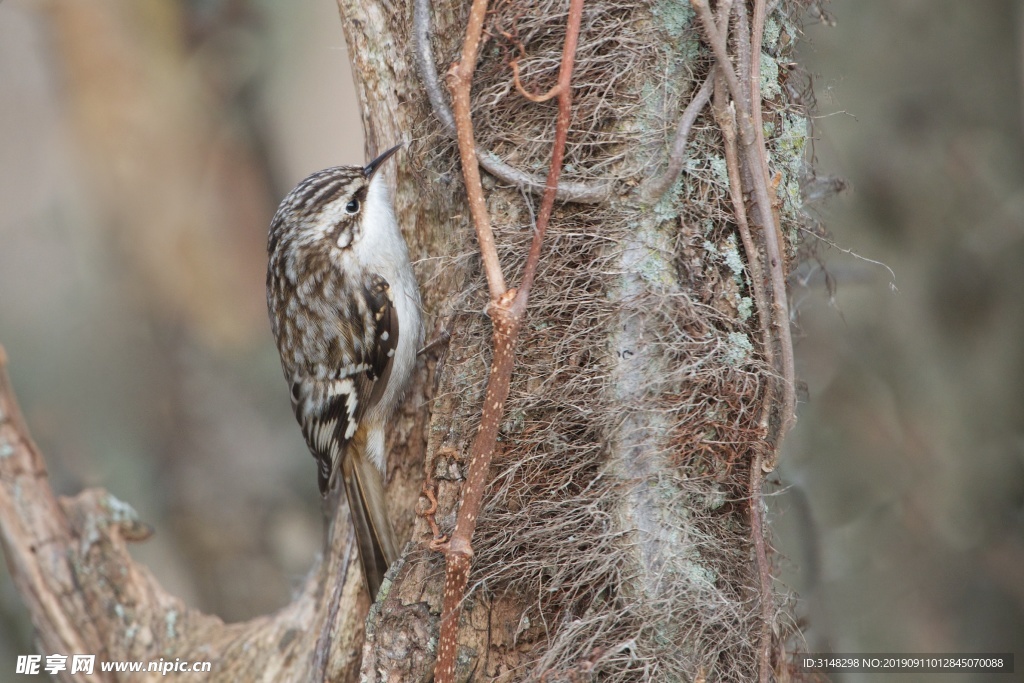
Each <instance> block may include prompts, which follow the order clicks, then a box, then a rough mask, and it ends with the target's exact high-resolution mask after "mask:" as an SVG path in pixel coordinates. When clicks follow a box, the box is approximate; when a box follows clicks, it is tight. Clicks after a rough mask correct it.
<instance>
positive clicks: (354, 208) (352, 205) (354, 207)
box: [345, 199, 359, 215]
mask: <svg viewBox="0 0 1024 683" xmlns="http://www.w3.org/2000/svg"><path fill="white" fill-rule="evenodd" d="M345 213H347V214H349V215H351V214H354V213H359V200H358V199H353V200H352V201H350V202H349V203H348V204H346V205H345Z"/></svg>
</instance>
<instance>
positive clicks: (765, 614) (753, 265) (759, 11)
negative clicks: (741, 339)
mask: <svg viewBox="0 0 1024 683" xmlns="http://www.w3.org/2000/svg"><path fill="white" fill-rule="evenodd" d="M691 1H692V4H693V6H694V8H695V9H696V11H697V14H698V16H699V18H700V21H701V24H702V27H703V29H704V34H705V36H706V38H707V40H708V42H709V43H710V44H711V49H712V50H713V51H714V53H715V58H716V70H717V72H718V73H719V74H721V76H720V78H719V82H718V86H719V87H718V89H717V92H716V93H715V115H716V117H717V119H718V122H719V125H720V126H721V129H722V137H723V140H724V142H725V150H726V166H727V168H728V172H729V191H730V195H731V197H732V202H733V210H734V213H735V216H736V223H737V227H738V229H739V232H740V237H741V239H742V240H743V247H744V250H745V252H746V254H747V263H748V269H749V271H750V275H751V285H752V288H753V290H754V298H755V300H756V301H757V308H758V317H759V320H760V324H761V336H762V345H763V347H764V353H765V358H766V360H767V361H768V362H769V363H770V364H771V365H772V366H773V367H775V354H774V344H775V340H773V339H772V335H771V332H770V327H774V329H775V334H776V337H777V340H778V343H779V347H780V350H781V356H782V359H781V366H782V367H781V372H780V374H781V376H782V408H781V414H780V419H779V423H780V424H779V431H778V433H777V436H776V438H775V439H774V440H773V441H774V443H773V444H772V450H770V451H769V455H768V459H767V460H765V458H764V453H763V452H761V451H757V452H756V453H755V456H754V458H753V461H752V462H751V464H750V480H749V488H748V496H749V506H750V534H751V541H752V544H753V546H754V554H755V564H756V566H757V576H758V589H757V590H758V601H759V604H760V608H761V625H760V633H759V634H758V648H757V649H758V659H759V663H758V671H759V679H760V681H761V682H762V683H768V681H769V680H770V679H771V675H772V674H771V672H772V667H771V644H772V623H773V619H774V615H773V602H774V601H773V597H772V596H773V593H772V579H771V567H770V566H769V564H768V549H767V543H766V540H765V534H764V527H763V520H762V515H761V496H762V484H763V478H764V472H765V471H770V470H771V469H773V468H774V466H775V459H776V453H777V449H778V448H779V447H780V445H781V440H782V437H783V436H784V435H785V434H786V432H787V431H788V430H789V427H790V425H791V424H792V421H793V414H794V410H795V402H796V394H795V367H794V361H793V345H792V339H791V336H790V329H789V306H788V302H787V298H786V283H785V262H784V254H783V250H782V245H781V242H782V240H781V234H780V231H779V227H778V221H777V220H776V217H775V213H774V206H773V204H772V202H771V199H770V198H769V195H768V186H769V180H768V179H769V177H770V176H769V170H768V159H767V152H766V149H765V145H764V134H763V130H762V127H763V126H762V119H761V90H760V74H761V42H762V33H763V31H764V20H765V3H764V0H754V2H753V7H754V16H753V25H752V26H751V25H750V22H749V21H748V18H747V13H746V7H745V6H744V5H739V6H737V8H736V22H735V28H736V33H735V40H734V44H735V46H736V53H737V59H736V61H737V69H738V75H737V71H736V70H734V68H733V66H732V62H731V61H730V59H729V55H728V34H729V32H728V22H725V21H723V19H724V17H723V16H722V15H721V14H720V15H719V17H718V21H717V23H716V21H715V18H714V17H713V16H712V14H711V10H710V8H709V7H708V3H707V0H691ZM744 4H745V3H744ZM727 11H728V9H727V8H725V9H723V10H722V12H727ZM725 85H728V88H729V91H730V93H731V95H732V100H733V101H732V104H731V105H730V106H726V104H725V93H724V86H725ZM737 111H738V114H739V120H738V121H737V120H736V118H737V117H736V113H737ZM737 124H738V125H739V131H740V138H741V141H742V146H743V158H744V161H745V163H746V168H747V172H748V173H749V177H750V182H751V184H752V186H753V187H752V189H753V195H754V204H755V207H756V210H757V214H758V218H759V219H760V224H761V228H762V234H763V235H764V241H765V252H766V254H767V257H768V269H769V272H770V273H771V286H772V302H771V303H769V301H768V300H767V296H766V295H765V292H764V285H763V281H762V278H761V272H760V271H761V266H760V259H761V255H760V252H759V250H758V249H757V247H756V245H755V244H754V242H753V239H752V236H751V234H750V227H749V225H748V222H747V215H746V207H745V206H744V203H743V197H742V186H741V182H742V179H741V173H740V168H739V166H740V164H739V160H738V158H737V148H736V126H737ZM769 321H771V322H769ZM773 394H774V392H773V391H772V390H771V389H770V388H769V389H768V390H766V392H765V395H764V397H763V401H764V403H763V406H764V409H763V410H762V412H761V417H760V419H759V429H762V430H764V433H765V435H767V434H766V432H767V426H768V421H769V419H768V418H769V412H770V406H771V404H772V402H773V401H772V395H773Z"/></svg>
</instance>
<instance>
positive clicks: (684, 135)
mask: <svg viewBox="0 0 1024 683" xmlns="http://www.w3.org/2000/svg"><path fill="white" fill-rule="evenodd" d="M713 73H714V71H713V70H712V72H711V73H709V74H708V77H707V78H705V79H704V82H703V83H702V84H701V86H700V87H699V88H698V89H697V92H695V93H694V94H693V97H692V98H691V99H690V103H689V104H688V105H686V109H684V110H683V115H682V116H681V117H680V118H679V125H678V126H677V127H676V137H675V140H674V141H673V142H672V152H671V153H670V154H669V157H668V168H666V169H665V172H664V173H662V174H661V175H660V176H658V177H657V178H652V179H651V180H648V181H647V182H645V183H644V184H643V185H642V186H641V190H640V193H641V194H640V196H641V197H643V199H644V201H645V202H647V203H649V204H653V203H654V202H656V201H658V200H659V199H661V197H662V195H664V194H665V193H666V192H668V189H669V188H670V187H672V184H673V183H674V182H675V181H676V178H678V177H679V173H680V172H682V170H683V163H684V161H685V155H686V143H687V141H688V140H689V139H690V129H691V128H692V127H693V124H694V122H696V120H697V117H698V116H700V113H701V112H702V111H703V110H704V107H705V106H707V103H708V100H709V99H710V98H711V90H712V84H713V78H712V74H713Z"/></svg>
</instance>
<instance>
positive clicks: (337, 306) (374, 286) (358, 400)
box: [267, 149, 422, 593]
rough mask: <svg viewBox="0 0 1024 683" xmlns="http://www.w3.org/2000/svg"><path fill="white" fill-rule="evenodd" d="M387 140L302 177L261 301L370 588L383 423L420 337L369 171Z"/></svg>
mask: <svg viewBox="0 0 1024 683" xmlns="http://www.w3.org/2000/svg"><path fill="white" fill-rule="evenodd" d="M394 151H395V150H394V149H392V150H389V151H388V152H385V153H384V154H382V155H381V156H380V157H378V158H377V159H376V160H374V161H373V162H371V163H370V164H369V165H367V166H366V167H365V168H360V167H357V166H338V167H335V168H329V169H326V170H323V171H319V172H317V173H314V174H313V175H311V176H309V177H308V178H306V179H305V180H303V181H302V182H301V183H299V184H298V186H296V188H295V189H294V190H292V191H291V192H290V193H289V194H288V196H287V197H285V199H284V200H283V201H282V202H281V206H280V207H279V208H278V211H277V214H276V215H275V216H274V219H273V221H272V222H271V226H270V235H269V240H268V252H269V266H268V269H267V306H268V309H269V312H270V323H271V328H272V330H273V333H274V338H275V339H276V341H277V347H278V351H279V352H280V354H281V365H282V368H283V369H284V374H285V378H286V380H287V381H288V384H289V387H290V389H291V399H292V408H293V410H294V411H295V417H296V419H298V421H299V425H300V426H301V428H302V435H303V436H304V437H305V439H306V444H307V445H308V446H309V449H310V451H311V452H312V453H313V456H314V457H315V458H316V459H317V465H318V467H317V480H318V483H319V486H320V491H321V493H322V494H324V495H326V494H327V493H328V492H329V490H330V488H331V485H332V483H333V481H334V479H335V477H336V476H337V473H338V472H339V471H341V472H342V474H343V477H344V478H345V488H346V492H347V494H348V497H349V507H350V508H351V510H352V516H353V523H354V526H355V527H356V532H357V540H358V541H359V548H360V556H361V558H362V561H363V569H364V573H365V574H366V578H367V582H368V584H369V587H370V589H371V591H372V592H374V593H375V592H376V589H377V587H378V586H379V583H380V579H381V578H382V577H383V572H384V570H386V568H387V565H388V564H389V563H390V562H391V561H393V560H394V559H395V556H396V555H397V542H396V540H395V539H394V533H393V532H392V531H391V526H390V522H389V521H388V519H387V511H386V508H385V507H384V500H383V495H384V488H383V475H384V473H385V467H386V458H385V453H384V441H385V427H386V423H387V419H388V417H389V416H390V415H391V413H392V412H393V410H394V408H395V407H396V405H397V404H398V402H399V401H400V400H401V397H402V395H403V393H404V391H405V387H406V385H407V384H408V381H409V379H410V377H411V374H412V370H413V366H414V365H415V360H416V349H417V348H418V346H419V344H420V342H421V337H422V333H421V325H420V316H419V306H420V299H419V290H418V288H417V286H416V281H415V279H414V277H413V273H412V266H411V265H410V263H409V256H408V251H407V249H406V245H405V241H404V240H403V238H402V235H401V232H400V231H399V229H398V225H397V223H396V222H395V218H394V213H393V211H392V209H391V204H390V200H389V199H388V197H387V192H386V190H385V188H384V181H383V179H382V177H381V176H379V175H376V171H377V170H378V169H379V168H380V164H381V163H382V162H383V161H384V160H386V159H387V158H388V157H389V156H390V155H391V154H392V153H393V152H394ZM361 527H363V528H361ZM366 527H368V528H366ZM360 534H362V536H360Z"/></svg>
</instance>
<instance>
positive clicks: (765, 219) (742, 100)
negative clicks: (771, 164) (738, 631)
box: [691, 0, 796, 471]
mask: <svg viewBox="0 0 1024 683" xmlns="http://www.w3.org/2000/svg"><path fill="white" fill-rule="evenodd" d="M691 3H692V5H693V7H694V9H695V10H696V11H697V16H698V17H699V19H700V22H701V25H702V28H703V29H704V35H705V36H706V37H707V40H708V42H709V43H710V45H711V49H712V51H713V52H714V53H715V59H716V60H717V64H718V68H719V69H721V71H722V74H723V76H724V77H725V80H726V83H727V84H728V86H729V91H730V93H731V94H732V97H733V101H734V102H735V103H736V110H737V124H738V126H739V131H740V140H741V142H742V146H743V157H744V159H745V160H746V162H747V168H748V171H749V172H750V175H751V181H752V185H753V188H752V190H753V195H754V204H755V206H756V209H757V217H758V219H759V222H760V224H761V227H762V231H763V233H764V240H765V252H766V253H767V256H768V271H769V273H770V274H771V286H772V299H773V302H774V305H773V309H774V310H773V311H772V313H773V315H772V321H773V324H774V327H775V336H776V339H777V341H778V344H779V349H780V355H781V359H780V361H781V367H780V368H779V374H780V375H781V384H782V401H781V404H782V406H781V410H780V415H779V426H778V431H777V433H776V438H775V439H774V441H775V449H776V451H777V449H778V447H779V445H780V444H781V441H782V438H783V436H785V434H786V432H788V431H789V429H790V427H791V426H792V424H793V419H794V414H795V409H796V364H795V360H794V357H793V339H792V335H791V333H790V329H789V304H788V301H787V299H786V275H785V262H784V256H783V249H782V245H781V240H780V238H779V235H780V233H779V229H778V225H777V223H776V220H775V215H774V211H773V207H772V201H771V198H770V196H769V190H768V187H769V180H768V175H767V173H766V169H767V162H766V159H767V153H766V151H765V149H764V147H763V145H759V144H758V136H757V133H756V132H755V131H754V124H753V121H752V115H751V108H752V107H751V106H749V102H748V101H747V97H746V93H747V91H746V90H745V88H744V87H743V85H742V84H741V83H740V81H739V78H738V77H737V75H736V71H735V70H734V69H733V68H732V62H731V61H730V59H729V53H728V46H727V40H726V36H725V34H724V33H723V32H722V31H720V30H719V27H718V26H717V25H716V23H715V18H714V16H713V15H712V14H711V9H710V8H709V7H708V2H707V0H691ZM758 7H760V10H761V11H762V12H763V11H764V5H763V4H759V5H758ZM739 9H740V11H741V12H745V10H744V9H743V8H742V7H741V8H739ZM763 21H764V20H763V17H762V18H761V19H760V22H761V24H762V26H763ZM751 52H752V50H751ZM750 59H751V60H755V59H756V66H757V68H756V69H746V68H745V69H744V71H749V72H751V73H750V76H749V80H750V81H755V80H757V79H759V78H760V51H758V52H757V55H756V56H754V55H751V57H750ZM754 104H755V106H756V108H758V109H759V108H760V106H761V103H760V101H758V102H756V103H754ZM763 467H765V468H766V471H771V470H772V469H774V467H775V456H774V455H772V456H771V457H769V458H768V459H766V460H765V461H764V463H763Z"/></svg>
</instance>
